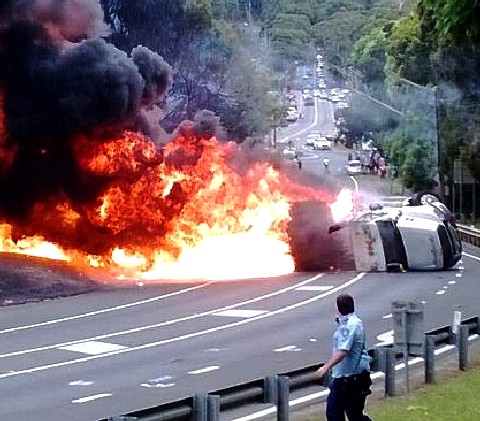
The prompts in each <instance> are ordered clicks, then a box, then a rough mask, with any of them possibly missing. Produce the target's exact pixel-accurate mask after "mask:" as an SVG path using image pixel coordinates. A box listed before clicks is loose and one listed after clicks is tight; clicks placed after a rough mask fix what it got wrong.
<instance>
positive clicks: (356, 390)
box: [317, 294, 372, 421]
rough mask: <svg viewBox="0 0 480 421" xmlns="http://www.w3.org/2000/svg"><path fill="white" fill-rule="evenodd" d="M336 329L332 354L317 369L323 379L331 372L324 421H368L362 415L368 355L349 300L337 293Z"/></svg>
mask: <svg viewBox="0 0 480 421" xmlns="http://www.w3.org/2000/svg"><path fill="white" fill-rule="evenodd" d="M337 309H338V313H339V315H338V317H337V318H336V321H337V323H338V328H337V330H336V332H335V333H334V335H333V354H332V356H331V358H330V359H329V360H328V361H327V362H326V363H325V364H324V365H323V366H322V367H320V368H319V369H318V370H317V375H318V376H319V377H324V376H325V375H326V374H327V373H328V372H329V371H330V370H331V384H330V393H329V395H328V398H327V411H326V415H327V421H345V414H347V417H348V419H349V421H364V420H369V419H370V418H368V416H366V415H364V414H363V408H364V406H365V398H366V396H367V395H369V394H370V393H371V392H370V386H371V384H372V381H371V379H370V373H369V370H370V359H371V358H370V356H369V355H368V352H367V349H366V347H365V333H364V331H363V324H362V320H361V319H360V318H359V317H358V316H357V315H356V314H355V304H354V301H353V297H352V296H351V295H348V294H340V295H339V296H338V297H337Z"/></svg>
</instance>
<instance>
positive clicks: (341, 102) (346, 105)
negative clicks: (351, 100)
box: [338, 101, 349, 109]
mask: <svg viewBox="0 0 480 421" xmlns="http://www.w3.org/2000/svg"><path fill="white" fill-rule="evenodd" d="M348 107H349V105H348V102H344V101H340V102H339V103H338V108H341V109H347V108H348Z"/></svg>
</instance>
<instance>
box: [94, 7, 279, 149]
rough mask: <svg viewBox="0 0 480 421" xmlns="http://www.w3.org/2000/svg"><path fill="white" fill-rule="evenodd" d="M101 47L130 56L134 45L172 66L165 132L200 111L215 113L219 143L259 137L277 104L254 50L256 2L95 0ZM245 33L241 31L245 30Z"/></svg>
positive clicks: (264, 58) (273, 78)
mask: <svg viewBox="0 0 480 421" xmlns="http://www.w3.org/2000/svg"><path fill="white" fill-rule="evenodd" d="M101 4H102V7H103V9H104V13H105V17H106V20H107V23H108V24H109V25H110V27H111V35H110V36H109V41H110V42H112V43H114V44H115V45H116V46H117V47H118V48H120V49H122V50H125V51H127V52H128V51H130V50H131V49H132V48H134V47H135V46H137V45H139V44H141V45H143V46H145V47H148V48H150V49H152V50H154V51H156V52H158V54H160V55H161V56H163V58H164V59H165V60H166V61H167V62H168V63H169V64H170V65H171V66H172V69H173V75H172V76H173V84H172V89H171V91H170V96H169V99H168V101H169V103H168V104H167V107H166V110H167V114H166V115H165V116H164V118H163V120H162V123H161V125H162V126H163V127H164V128H165V129H166V130H167V131H171V130H173V129H174V128H175V127H177V125H178V124H179V122H180V121H182V120H184V119H186V118H190V119H192V118H193V117H194V115H195V113H196V112H197V111H198V110H201V109H208V110H210V111H213V112H214V113H216V114H217V115H218V116H219V117H220V119H221V123H222V126H223V130H224V132H225V134H226V136H225V137H226V138H228V139H230V140H235V141H238V142H242V141H244V140H245V139H246V138H247V137H256V138H262V137H264V136H265V135H266V134H268V133H269V132H270V130H271V120H272V114H273V111H274V110H275V109H277V108H278V107H279V106H280V105H281V104H279V98H278V97H277V96H275V95H273V93H272V92H273V88H275V86H276V85H278V78H279V77H281V75H276V74H273V73H272V72H271V71H270V69H269V67H268V66H269V57H268V54H267V52H266V49H265V48H266V47H265V45H264V43H262V38H261V34H260V31H261V28H259V27H256V26H255V25H253V22H257V21H258V20H259V19H261V15H262V10H263V8H262V6H263V5H262V1H244V0H142V1H137V0H101ZM248 22H251V23H252V26H249V23H248Z"/></svg>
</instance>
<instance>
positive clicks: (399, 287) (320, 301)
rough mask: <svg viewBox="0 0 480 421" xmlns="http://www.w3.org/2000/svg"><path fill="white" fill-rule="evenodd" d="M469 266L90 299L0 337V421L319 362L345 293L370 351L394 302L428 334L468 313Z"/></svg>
mask: <svg viewBox="0 0 480 421" xmlns="http://www.w3.org/2000/svg"><path fill="white" fill-rule="evenodd" d="M473 252H475V250H472V253H473ZM472 255H473V254H472ZM477 259H478V258H477ZM479 263H480V262H479V261H478V260H475V259H473V258H469V257H465V258H464V261H463V263H462V264H461V265H460V266H459V267H463V269H460V268H459V269H457V270H453V271H445V272H429V273H413V274H364V275H362V274H360V275H359V274H356V273H328V274H318V275H317V276H315V275H311V274H297V275H295V276H287V277H281V278H279V279H275V280H252V281H239V282H230V283H211V284H207V285H205V287H203V288H199V289H196V290H192V291H189V292H187V293H182V294H179V295H175V296H170V297H167V298H165V299H164V300H162V301H158V302H156V304H155V305H154V304H153V303H148V302H145V303H142V304H139V305H136V306H130V307H127V308H118V309H117V310H112V311H109V312H105V311H99V310H105V307H103V306H102V305H100V304H99V297H98V296H96V294H92V295H89V297H90V299H91V302H90V304H89V307H90V311H92V307H93V308H94V309H95V310H97V313H96V314H95V315H93V316H88V317H81V318H75V319H71V318H70V319H69V320H64V321H62V322H58V323H54V324H47V325H44V326H37V327H31V328H28V329H20V330H14V331H7V332H5V330H4V331H3V333H1V338H2V344H10V350H9V352H5V351H4V350H3V346H2V353H1V354H0V360H1V363H2V372H1V373H0V391H1V393H2V400H1V404H0V417H1V418H2V419H15V420H33V419H45V420H48V419H59V418H60V417H63V416H65V414H69V419H72V420H76V419H78V420H87V419H97V418H101V417H106V416H108V415H112V414H115V413H122V412H126V411H129V410H133V409H139V408H142V407H148V406H152V405H154V404H155V403H160V402H165V401H169V400H172V399H174V398H178V397H182V396H188V395H191V394H192V393H194V392H205V391H208V390H212V389H215V388H219V387H225V386H228V385H231V384H235V383H239V382H243V381H246V380H248V379H251V378H256V377H261V376H263V375H265V374H269V373H275V372H280V371H286V370H290V369H294V368H298V367H300V366H302V365H306V364H311V363H314V362H317V361H318V362H320V361H323V360H324V359H325V358H326V357H327V356H328V355H329V353H330V342H331V341H330V336H331V332H332V329H333V328H334V323H333V317H334V311H333V309H334V300H335V296H336V294H337V293H338V292H339V291H348V292H349V293H352V294H354V295H355V297H356V299H357V302H358V305H359V312H360V314H361V315H362V316H363V317H364V319H365V322H366V327H367V332H368V342H369V344H374V343H377V342H378V340H377V336H378V335H380V334H382V333H385V332H387V331H388V330H390V329H391V319H390V318H389V317H388V316H389V313H390V304H391V302H392V301H394V300H420V301H425V302H426V308H427V313H426V314H427V318H426V324H427V329H429V328H433V327H436V326H439V325H443V324H447V323H449V322H451V320H452V316H453V311H454V309H455V308H456V306H457V305H461V306H462V309H463V311H464V316H465V317H468V316H472V315H475V311H476V308H475V305H476V301H477V300H476V298H477V297H478V294H477V293H476V290H477V275H476V273H477V271H478V264H479ZM459 275H461V276H459ZM452 282H454V283H452ZM181 287H182V286H179V290H181V289H182V288H181ZM156 289H158V290H161V289H162V286H159V287H157V288H151V290H150V293H151V294H152V296H153V297H157V296H158V295H159V294H158V292H159V291H158V290H156ZM440 291H445V292H444V293H439V292H440ZM472 297H473V298H472ZM76 298H78V297H74V298H73V299H72V300H71V302H70V307H71V309H72V310H76V313H77V314H78V315H82V314H85V311H84V310H85V308H84V305H85V303H86V301H85V300H83V303H82V302H80V301H81V300H80V301H79V302H76ZM82 298H84V297H82ZM132 302H133V301H132ZM55 304H56V303H53V302H49V303H47V305H48V306H54V305H55ZM189 310H190V311H189ZM198 310H203V311H200V312H199V311H198ZM132 320H135V322H132ZM45 322H47V323H48V320H45ZM47 326H48V327H47ZM10 327H13V326H10ZM100 335H105V336H104V337H99V336H100ZM59 339H61V343H60V342H58V341H59ZM77 341H80V342H79V343H77ZM26 342H28V344H29V346H28V347H24V346H21V345H22V344H24V343H26ZM69 342H70V343H72V342H73V344H70V345H73V347H71V346H70V345H69V344H68V343H69ZM15 351H16V352H15ZM39 416H40V418H39Z"/></svg>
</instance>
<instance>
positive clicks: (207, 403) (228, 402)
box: [100, 316, 480, 421]
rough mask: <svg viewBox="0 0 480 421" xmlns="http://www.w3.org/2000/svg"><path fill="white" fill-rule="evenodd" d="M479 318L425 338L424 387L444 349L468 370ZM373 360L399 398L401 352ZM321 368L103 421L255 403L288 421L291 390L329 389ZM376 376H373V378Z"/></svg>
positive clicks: (199, 419)
mask: <svg viewBox="0 0 480 421" xmlns="http://www.w3.org/2000/svg"><path fill="white" fill-rule="evenodd" d="M479 320H480V318H479V317H477V316H476V317H471V318H469V319H465V320H462V321H461V323H460V325H459V326H458V327H457V329H456V333H454V332H453V329H452V326H442V327H439V328H437V329H434V330H431V331H429V332H426V333H425V341H424V357H423V364H424V372H425V383H427V384H428V383H433V382H434V381H435V350H436V349H438V348H439V347H440V346H446V345H447V346H452V348H457V350H458V364H459V369H460V370H466V369H467V368H468V359H469V357H468V350H469V342H470V341H471V340H473V339H475V338H477V337H478V335H479V334H480V324H479ZM369 354H370V356H371V357H372V364H371V368H372V372H376V373H378V374H379V375H378V376H375V378H381V377H384V391H385V396H393V395H395V383H396V382H395V375H396V371H397V368H396V364H397V363H398V362H399V361H400V360H402V361H403V360H404V356H403V354H402V353H401V352H398V351H397V350H396V349H394V348H393V347H392V346H391V345H390V346H383V347H377V348H373V349H370V350H369ZM322 365H323V364H314V365H310V366H307V367H302V368H300V369H297V370H293V371H289V372H284V373H278V374H273V375H270V376H267V377H265V378H260V379H255V380H251V381H248V382H245V383H242V384H237V385H234V386H230V387H227V388H223V389H218V390H214V391H211V392H209V393H208V394H199V395H193V396H190V397H187V398H183V399H179V400H176V401H173V402H168V403H163V404H160V405H157V406H154V407H151V408H146V409H142V410H139V411H134V412H130V413H127V414H123V415H117V416H112V417H109V418H105V419H102V420H100V421H130V420H131V421H133V420H141V421H167V420H171V421H183V420H194V421H207V420H208V421H219V420H220V413H221V412H222V411H227V410H240V409H242V408H246V406H247V405H251V404H255V403H257V404H270V407H272V404H273V405H275V407H276V409H275V410H276V417H277V420H279V421H287V420H288V416H289V394H290V392H291V391H293V390H297V391H302V390H304V391H307V390H308V389H309V388H311V387H312V386H326V383H327V380H326V379H325V380H321V379H319V378H318V377H316V375H315V371H316V370H317V369H318V368H319V367H320V366H322ZM372 377H373V376H372Z"/></svg>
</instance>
